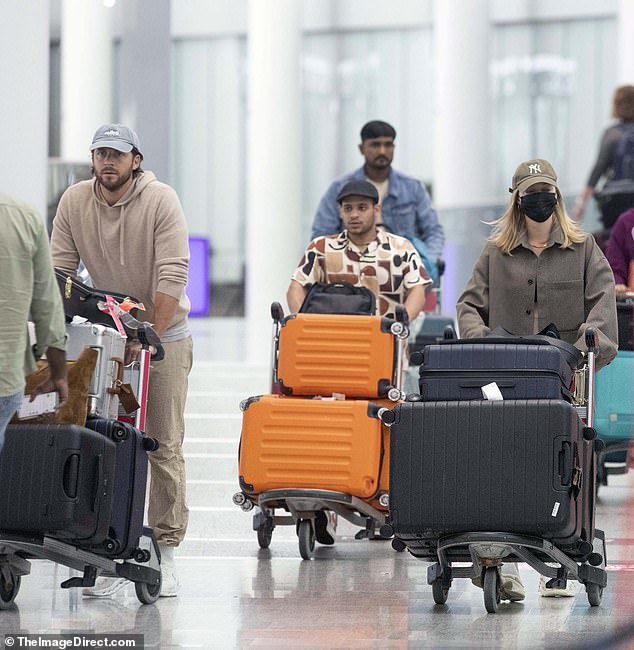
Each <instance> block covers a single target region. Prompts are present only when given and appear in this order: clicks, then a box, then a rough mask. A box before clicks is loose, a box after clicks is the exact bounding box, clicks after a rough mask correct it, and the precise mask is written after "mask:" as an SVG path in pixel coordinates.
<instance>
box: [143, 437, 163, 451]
mask: <svg viewBox="0 0 634 650" xmlns="http://www.w3.org/2000/svg"><path fill="white" fill-rule="evenodd" d="M141 444H142V445H143V449H145V451H156V450H157V449H158V448H159V446H160V445H159V441H158V440H157V439H156V438H150V437H149V436H143V440H142V442H141Z"/></svg>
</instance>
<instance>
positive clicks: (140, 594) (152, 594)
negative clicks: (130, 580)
mask: <svg viewBox="0 0 634 650" xmlns="http://www.w3.org/2000/svg"><path fill="white" fill-rule="evenodd" d="M158 576H159V577H158V583H157V584H153V585H150V584H148V583H147V582H135V583H134V591H135V592H136V597H137V598H138V599H139V601H140V602H142V603H143V604H144V605H151V604H152V603H155V602H156V601H157V600H158V597H159V594H160V593H161V582H162V580H161V572H160V571H159V572H158Z"/></svg>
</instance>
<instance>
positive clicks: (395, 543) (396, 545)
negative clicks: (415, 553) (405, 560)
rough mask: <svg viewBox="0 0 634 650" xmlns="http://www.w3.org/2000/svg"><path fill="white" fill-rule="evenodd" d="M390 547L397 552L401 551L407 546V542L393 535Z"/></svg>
mask: <svg viewBox="0 0 634 650" xmlns="http://www.w3.org/2000/svg"><path fill="white" fill-rule="evenodd" d="M392 548H393V549H394V550H395V551H396V552H397V553H402V552H403V551H404V550H405V549H406V548H407V544H406V543H405V542H404V541H403V540H402V539H399V538H398V537H395V538H394V539H393V540H392Z"/></svg>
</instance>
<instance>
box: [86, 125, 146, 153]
mask: <svg viewBox="0 0 634 650" xmlns="http://www.w3.org/2000/svg"><path fill="white" fill-rule="evenodd" d="M102 147H104V148H109V149H116V150H117V151H121V152H122V153H129V152H130V151H132V149H133V148H135V149H136V150H137V151H138V152H139V153H141V144H140V143H139V136H138V135H137V134H136V133H135V132H134V131H133V130H132V129H131V128H130V127H128V126H124V125H123V124H102V125H101V126H100V127H99V128H98V129H97V130H96V131H95V135H94V136H93V138H92V144H91V145H90V151H94V150H95V149H100V148H102ZM141 155H143V154H141Z"/></svg>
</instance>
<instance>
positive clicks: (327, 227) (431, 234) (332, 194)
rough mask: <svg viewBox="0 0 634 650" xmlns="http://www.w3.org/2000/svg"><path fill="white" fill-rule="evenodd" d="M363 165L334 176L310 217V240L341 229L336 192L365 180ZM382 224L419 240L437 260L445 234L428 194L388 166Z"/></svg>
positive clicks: (333, 233)
mask: <svg viewBox="0 0 634 650" xmlns="http://www.w3.org/2000/svg"><path fill="white" fill-rule="evenodd" d="M365 178H366V176H365V172H364V170H363V167H360V168H359V169H357V170H355V171H353V172H351V173H349V174H346V175H344V176H341V177H339V178H337V179H336V180H335V181H333V183H332V184H331V185H330V187H329V188H328V191H327V192H326V193H325V194H324V196H323V197H322V199H321V201H320V203H319V207H318V208H317V214H316V215H315V218H314V220H313V230H312V235H311V239H315V237H321V236H322V235H335V234H337V233H339V232H341V231H342V230H343V223H342V222H341V219H340V217H339V206H338V204H337V194H338V193H339V190H340V189H341V188H342V187H343V186H344V184H345V183H347V182H348V181H350V180H365ZM381 208H382V210H381V212H382V214H383V224H384V226H385V228H386V229H387V230H389V231H390V232H392V233H394V234H395V235H400V236H401V237H407V238H408V239H410V240H411V239H413V238H417V239H420V240H421V241H422V242H423V243H424V244H425V247H426V252H427V255H428V257H430V258H431V259H432V260H433V261H434V262H435V261H437V260H438V258H439V257H440V255H441V253H442V247H443V244H444V243H445V234H444V232H443V228H442V226H441V225H440V224H439V223H438V215H437V214H436V210H434V208H433V206H432V204H431V199H430V198H429V194H427V190H425V188H424V187H423V185H422V184H421V183H420V181H417V180H416V179H415V178H412V177H411V176H407V175H406V174H401V173H400V172H397V171H396V170H394V169H390V176H389V185H388V190H387V194H386V195H385V196H384V197H383V203H382V206H381Z"/></svg>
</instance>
